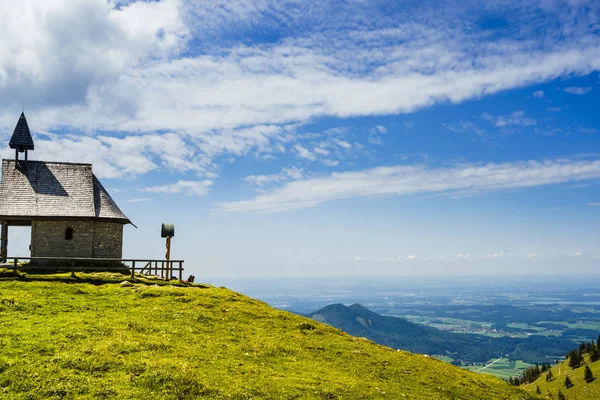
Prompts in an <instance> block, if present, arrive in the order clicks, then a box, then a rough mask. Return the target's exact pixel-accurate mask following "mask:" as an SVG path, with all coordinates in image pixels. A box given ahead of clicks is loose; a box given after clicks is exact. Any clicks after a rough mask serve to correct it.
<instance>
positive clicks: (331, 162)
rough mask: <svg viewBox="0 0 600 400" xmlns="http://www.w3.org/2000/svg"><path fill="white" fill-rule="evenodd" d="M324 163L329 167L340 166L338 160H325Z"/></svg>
mask: <svg viewBox="0 0 600 400" xmlns="http://www.w3.org/2000/svg"><path fill="white" fill-rule="evenodd" d="M322 163H323V165H325V166H327V167H337V166H338V165H339V164H340V162H339V161H338V160H323V161H322Z"/></svg>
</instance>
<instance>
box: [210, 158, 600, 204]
mask: <svg viewBox="0 0 600 400" xmlns="http://www.w3.org/2000/svg"><path fill="white" fill-rule="evenodd" d="M597 178H600V160H581V159H580V160H568V159H559V160H545V161H526V162H514V163H502V164H494V163H488V164H481V165H474V164H458V165H456V166H454V167H448V168H430V167H427V166H426V165H413V166H392V167H378V168H373V169H367V170H362V171H349V172H339V173H332V174H331V175H329V176H325V177H314V178H308V179H303V180H297V181H294V182H288V183H285V184H284V185H282V186H280V187H278V188H275V189H273V190H271V191H269V192H266V193H263V194H261V195H259V196H257V197H255V198H253V199H250V200H244V201H232V202H223V203H218V204H217V205H216V206H217V208H218V209H219V210H220V211H223V212H278V211H286V210H294V209H301V208H307V207H314V206H316V205H318V204H320V203H323V202H326V201H331V200H336V199H347V198H352V197H364V196H382V195H396V196H407V195H414V194H418V193H439V194H448V195H457V194H465V193H484V192H490V191H497V190H506V189H516V188H527V187H534V186H541V185H549V184H555V183H566V182H576V181H582V180H586V179H597Z"/></svg>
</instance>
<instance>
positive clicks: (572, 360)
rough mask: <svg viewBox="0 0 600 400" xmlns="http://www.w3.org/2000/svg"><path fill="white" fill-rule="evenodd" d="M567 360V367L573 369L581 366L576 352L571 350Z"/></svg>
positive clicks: (580, 358) (580, 357) (579, 355)
mask: <svg viewBox="0 0 600 400" xmlns="http://www.w3.org/2000/svg"><path fill="white" fill-rule="evenodd" d="M567 357H568V358H569V367H571V368H573V369H575V368H577V367H579V366H580V365H581V361H582V356H581V353H580V352H578V351H577V350H572V351H570V352H569V353H568V354H567Z"/></svg>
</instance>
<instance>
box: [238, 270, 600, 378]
mask: <svg viewBox="0 0 600 400" xmlns="http://www.w3.org/2000/svg"><path fill="white" fill-rule="evenodd" d="M227 284H228V285H229V286H231V287H233V288H235V289H236V290H240V291H242V292H244V293H247V294H250V295H252V296H254V297H258V298H260V299H262V300H264V301H266V302H268V303H269V304H271V305H273V306H275V307H277V308H280V309H285V310H289V311H293V312H296V313H299V314H302V315H307V316H310V317H313V318H314V316H315V315H316V316H317V318H316V319H317V320H319V321H321V322H325V323H328V324H329V325H332V326H334V327H337V328H339V329H341V330H344V331H345V332H348V333H350V334H352V335H355V336H364V337H367V338H369V339H371V340H373V341H375V342H377V343H380V344H383V345H386V346H390V347H392V348H397V349H404V350H409V351H412V352H416V353H422V354H428V355H430V356H432V357H436V358H439V359H441V360H443V361H446V362H449V363H452V364H455V365H458V366H461V367H464V368H466V369H469V370H472V371H476V372H479V373H486V374H492V375H495V376H498V377H500V378H503V379H508V378H509V377H511V376H516V375H518V374H519V373H520V372H521V371H523V370H524V369H525V368H527V367H529V366H531V365H534V364H535V363H540V364H541V363H546V362H551V363H554V362H555V361H557V360H562V359H563V358H564V354H565V353H566V352H567V351H569V350H570V349H571V348H573V347H574V346H576V345H577V344H579V343H580V342H582V341H587V340H592V339H596V338H597V337H598V334H600V290H598V288H599V287H600V282H598V278H596V277H578V278H571V277H565V276H549V277H535V278H534V277H527V278H524V277H517V276H515V277H498V278H494V279H490V277H444V278H413V277H410V278H367V279H346V278H322V279H308V278H300V279H295V280H289V281H285V282H283V281H282V282H274V281H269V280H264V281H256V280H255V281H253V282H249V281H244V280H236V281H230V282H227ZM340 306H341V307H340ZM343 308H345V309H346V310H344V309H343ZM322 310H325V311H328V312H329V314H328V315H327V316H326V317H323V315H322V314H323V313H322ZM319 316H320V317H319ZM390 317H393V318H390ZM368 321H370V322H371V323H370V324H369V322H368Z"/></svg>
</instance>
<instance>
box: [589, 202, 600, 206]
mask: <svg viewBox="0 0 600 400" xmlns="http://www.w3.org/2000/svg"><path fill="white" fill-rule="evenodd" d="M588 206H590V207H600V202H593V203H588Z"/></svg>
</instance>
